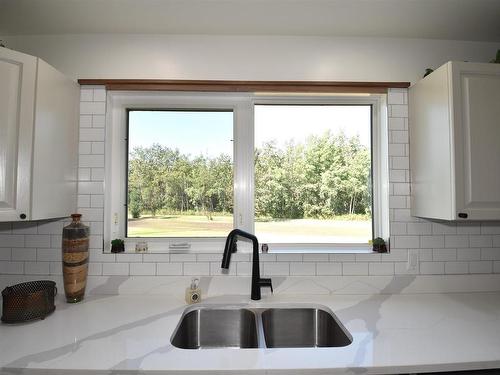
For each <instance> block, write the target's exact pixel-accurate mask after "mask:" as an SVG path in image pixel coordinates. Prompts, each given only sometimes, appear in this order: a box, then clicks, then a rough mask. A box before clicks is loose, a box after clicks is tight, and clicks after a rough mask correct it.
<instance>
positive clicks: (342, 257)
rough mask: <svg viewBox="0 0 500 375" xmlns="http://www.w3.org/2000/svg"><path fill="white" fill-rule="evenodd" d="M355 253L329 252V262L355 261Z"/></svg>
mask: <svg viewBox="0 0 500 375" xmlns="http://www.w3.org/2000/svg"><path fill="white" fill-rule="evenodd" d="M355 261H356V255H355V254H330V262H355Z"/></svg>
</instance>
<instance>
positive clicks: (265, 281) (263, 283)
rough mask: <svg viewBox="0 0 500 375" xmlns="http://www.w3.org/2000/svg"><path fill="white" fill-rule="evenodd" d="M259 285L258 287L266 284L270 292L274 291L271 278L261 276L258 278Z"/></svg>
mask: <svg viewBox="0 0 500 375" xmlns="http://www.w3.org/2000/svg"><path fill="white" fill-rule="evenodd" d="M259 286H260V287H263V286H268V287H269V288H271V293H274V292H273V282H272V280H271V279H265V278H261V279H260V280H259Z"/></svg>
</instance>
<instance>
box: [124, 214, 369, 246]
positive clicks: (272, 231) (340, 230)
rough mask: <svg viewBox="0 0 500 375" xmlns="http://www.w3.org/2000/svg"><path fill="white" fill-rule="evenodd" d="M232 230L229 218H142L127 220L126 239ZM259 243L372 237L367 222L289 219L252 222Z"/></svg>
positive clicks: (211, 234) (217, 234)
mask: <svg viewBox="0 0 500 375" xmlns="http://www.w3.org/2000/svg"><path fill="white" fill-rule="evenodd" d="M231 229H233V218H232V216H213V220H208V219H207V217H206V216H203V215H199V216H198V215H167V216H156V217H152V216H145V217H141V218H140V219H129V222H128V236H129V237H225V236H227V234H228V233H229V232H230V231H231ZM255 232H256V235H257V237H258V238H259V241H260V242H298V243H301V242H340V243H342V242H344V243H348V242H358V243H359V242H361V243H367V242H368V240H369V239H371V237H372V232H371V221H370V220H352V221H350V220H322V219H293V220H280V221H266V222H256V223H255Z"/></svg>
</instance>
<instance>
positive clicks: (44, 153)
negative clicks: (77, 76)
mask: <svg viewBox="0 0 500 375" xmlns="http://www.w3.org/2000/svg"><path fill="white" fill-rule="evenodd" d="M78 111H79V86H78V84H77V83H75V82H73V81H72V80H70V79H69V78H67V77H65V76H64V75H62V74H61V73H60V72H58V71H57V70H55V69H54V68H53V67H51V66H50V65H48V64H47V63H45V62H44V61H43V60H41V59H39V58H36V57H33V56H29V55H26V54H23V53H19V52H16V51H12V50H9V49H7V48H1V47H0V221H24V220H40V219H48V218H57V217H65V216H69V215H70V214H71V213H72V212H74V211H75V209H76V188H77V163H78Z"/></svg>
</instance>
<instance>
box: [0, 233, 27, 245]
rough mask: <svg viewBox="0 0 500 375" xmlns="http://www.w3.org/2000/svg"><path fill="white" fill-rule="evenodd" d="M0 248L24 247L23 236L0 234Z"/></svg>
mask: <svg viewBox="0 0 500 375" xmlns="http://www.w3.org/2000/svg"><path fill="white" fill-rule="evenodd" d="M0 247H24V235H22V234H0Z"/></svg>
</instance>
